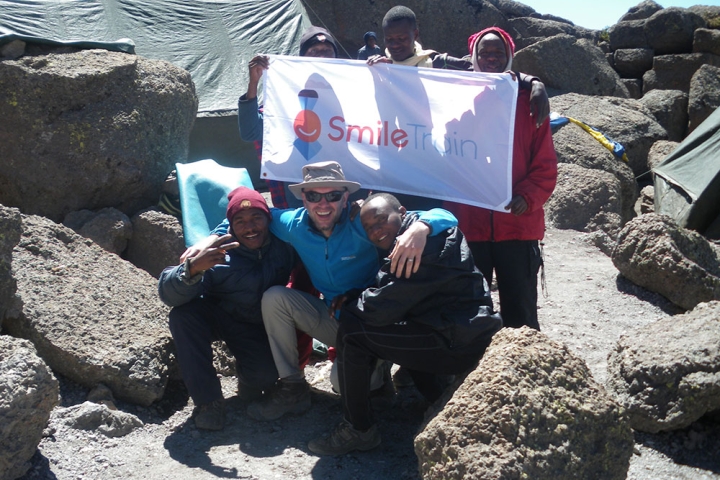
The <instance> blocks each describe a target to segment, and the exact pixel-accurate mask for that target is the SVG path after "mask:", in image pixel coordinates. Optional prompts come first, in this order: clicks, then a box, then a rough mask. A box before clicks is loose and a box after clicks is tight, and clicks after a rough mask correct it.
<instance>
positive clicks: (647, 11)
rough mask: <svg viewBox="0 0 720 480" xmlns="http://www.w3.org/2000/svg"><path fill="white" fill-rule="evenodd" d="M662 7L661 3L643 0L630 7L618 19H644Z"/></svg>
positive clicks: (624, 20)
mask: <svg viewBox="0 0 720 480" xmlns="http://www.w3.org/2000/svg"><path fill="white" fill-rule="evenodd" d="M662 8H663V7H662V6H661V5H659V4H657V3H655V2H654V1H653V0H643V1H642V2H640V3H638V4H637V5H635V6H634V7H631V8H630V10H628V11H627V13H626V14H625V15H623V16H622V17H620V20H618V21H620V22H626V21H628V20H645V19H646V18H650V17H651V16H652V15H653V14H654V13H655V12H658V11H660V10H662Z"/></svg>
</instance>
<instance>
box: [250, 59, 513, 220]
mask: <svg viewBox="0 0 720 480" xmlns="http://www.w3.org/2000/svg"><path fill="white" fill-rule="evenodd" d="M264 92H265V95H264V115H265V116H264V131H263V152H262V160H263V164H262V170H261V177H262V178H267V179H274V180H282V181H286V182H292V183H298V182H299V181H300V180H301V170H302V167H303V166H304V165H306V164H308V163H315V162H321V161H327V160H335V161H337V162H339V163H340V164H341V165H342V167H343V171H344V172H345V177H346V178H347V179H348V180H352V181H355V182H359V183H360V184H361V185H362V186H363V188H368V189H371V190H385V191H390V192H397V193H405V194H411V195H418V196H425V197H433V198H438V199H442V200H451V201H455V202H460V203H467V204H470V205H476V206H479V207H485V208H490V209H493V210H499V211H504V210H503V207H504V206H505V205H507V204H508V202H509V201H510V198H511V195H512V183H511V180H512V147H513V128H514V125H515V102H516V98H517V82H515V81H514V80H512V78H511V76H510V75H509V74H484V73H474V72H457V71H449V70H436V69H431V68H416V67H406V66H401V65H391V64H379V65H373V66H368V65H367V64H365V62H359V61H354V60H336V59H319V58H304V57H286V56H270V68H269V69H268V70H267V71H266V73H265V89H264Z"/></svg>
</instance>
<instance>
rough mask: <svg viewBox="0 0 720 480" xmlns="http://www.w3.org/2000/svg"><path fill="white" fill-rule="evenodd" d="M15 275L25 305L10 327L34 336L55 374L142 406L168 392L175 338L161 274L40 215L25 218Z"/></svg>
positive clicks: (12, 317)
mask: <svg viewBox="0 0 720 480" xmlns="http://www.w3.org/2000/svg"><path fill="white" fill-rule="evenodd" d="M12 273H13V276H14V277H15V279H16V280H17V297H18V298H19V302H18V303H19V305H17V307H16V308H15V309H14V310H12V311H10V312H8V316H7V318H6V319H5V323H4V327H5V328H6V329H7V331H8V332H9V333H10V334H12V335H14V336H17V337H23V338H27V339H29V340H31V341H32V342H33V343H34V344H35V346H36V348H37V349H38V352H39V354H40V356H41V357H42V358H43V359H44V360H45V361H46V362H47V363H48V365H50V367H51V368H52V369H53V371H55V372H57V373H60V374H62V375H64V376H66V377H68V378H70V379H71V380H73V381H75V382H77V383H79V384H81V385H84V386H86V387H88V388H91V387H94V386H95V385H97V384H98V383H104V384H105V385H107V386H108V387H110V388H111V389H112V391H113V393H114V395H115V396H116V397H117V398H119V399H121V400H125V401H128V402H133V403H137V404H140V405H150V404H151V403H152V402H154V401H155V400H158V399H159V398H161V397H162V395H163V393H164V391H165V386H166V384H167V379H168V369H169V366H170V358H171V355H170V354H171V347H172V339H171V337H170V332H169V330H168V328H167V314H168V310H169V309H168V308H167V307H166V306H164V305H163V304H162V303H161V302H160V300H159V299H158V296H157V283H156V280H155V279H154V278H152V277H151V276H150V275H148V274H147V273H146V272H143V271H142V270H139V269H137V268H136V267H135V266H133V265H132V264H130V263H129V262H126V261H125V260H122V259H121V258H120V257H118V256H117V255H114V254H111V253H108V252H106V251H105V250H103V249H102V248H100V247H99V246H97V245H96V244H95V243H93V242H92V241H91V240H89V239H86V238H84V237H82V236H80V235H78V234H76V233H75V232H73V231H72V230H70V229H69V228H67V227H64V226H62V225H58V224H56V223H53V222H52V221H50V220H48V219H46V218H42V217H37V216H23V234H22V238H21V239H20V242H19V243H18V245H17V246H16V247H15V250H14V251H13V263H12Z"/></svg>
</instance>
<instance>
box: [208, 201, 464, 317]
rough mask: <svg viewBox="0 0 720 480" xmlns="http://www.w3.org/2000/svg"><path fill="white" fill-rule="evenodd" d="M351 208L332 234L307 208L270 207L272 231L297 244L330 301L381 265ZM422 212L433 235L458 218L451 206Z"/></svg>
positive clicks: (221, 229) (367, 281) (369, 279)
mask: <svg viewBox="0 0 720 480" xmlns="http://www.w3.org/2000/svg"><path fill="white" fill-rule="evenodd" d="M349 208H350V205H349V204H348V205H347V207H346V208H345V209H344V210H343V213H342V216H341V217H340V220H339V222H338V223H337V224H336V225H335V227H334V228H333V231H332V234H331V235H330V237H329V238H325V236H324V235H323V234H322V233H320V231H318V230H317V229H316V228H315V227H313V226H312V224H311V223H310V217H309V216H308V212H307V210H306V209H305V208H296V209H289V210H278V209H275V208H273V209H270V212H271V213H272V217H273V221H272V222H270V231H271V232H272V233H273V234H275V236H277V237H278V238H279V239H280V240H283V241H285V242H288V243H290V244H291V245H292V246H293V247H295V251H296V252H297V253H298V255H299V256H300V258H301V259H302V261H303V263H304V264H305V268H306V269H307V271H308V274H309V275H310V280H311V281H312V283H313V285H314V286H315V288H317V289H318V290H319V291H320V292H321V293H322V294H323V297H324V298H325V302H326V303H327V304H330V302H331V301H332V299H333V298H335V297H336V296H338V295H342V294H344V293H346V292H349V291H350V290H354V289H363V288H365V287H367V286H369V285H371V284H373V282H374V281H375V275H376V274H377V272H378V270H379V269H380V258H379V257H378V252H377V249H376V248H375V245H373V244H372V243H371V242H370V240H369V239H368V238H367V235H366V234H365V230H364V229H363V227H362V223H360V215H357V216H356V217H355V220H353V221H352V222H351V221H350V219H349V217H348V213H347V212H348V211H349ZM418 213H419V215H420V216H419V219H418V220H420V221H423V222H426V223H427V224H428V225H430V228H431V229H432V233H431V235H435V234H437V233H439V232H442V231H444V230H447V229H448V228H452V227H455V226H457V219H456V218H455V217H454V216H453V215H452V214H451V213H450V212H448V211H447V210H443V209H440V208H434V209H432V210H428V211H427V212H418ZM227 227H228V223H227V220H225V221H224V222H223V223H221V224H220V225H219V226H218V227H217V228H216V229H215V230H214V231H213V232H212V233H213V234H215V235H224V234H225V232H227Z"/></svg>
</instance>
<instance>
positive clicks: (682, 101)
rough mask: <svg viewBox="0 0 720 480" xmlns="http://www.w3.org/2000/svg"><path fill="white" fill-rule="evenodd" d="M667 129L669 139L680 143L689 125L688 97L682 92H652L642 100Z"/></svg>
mask: <svg viewBox="0 0 720 480" xmlns="http://www.w3.org/2000/svg"><path fill="white" fill-rule="evenodd" d="M640 103H642V104H643V105H645V107H647V109H648V110H650V112H651V113H652V114H653V117H655V120H657V122H658V123H659V124H660V126H661V127H663V128H664V129H665V131H666V132H667V134H668V139H669V140H671V141H673V142H680V141H682V139H683V138H685V131H686V130H687V124H688V95H687V93H685V92H683V91H681V90H650V91H649V92H647V93H646V94H645V95H643V97H642V98H641V99H640Z"/></svg>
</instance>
